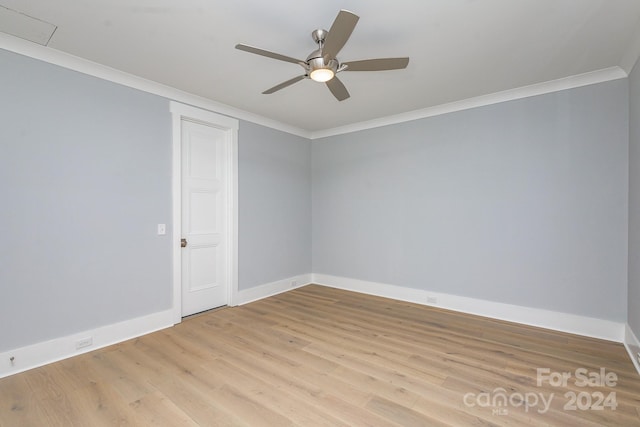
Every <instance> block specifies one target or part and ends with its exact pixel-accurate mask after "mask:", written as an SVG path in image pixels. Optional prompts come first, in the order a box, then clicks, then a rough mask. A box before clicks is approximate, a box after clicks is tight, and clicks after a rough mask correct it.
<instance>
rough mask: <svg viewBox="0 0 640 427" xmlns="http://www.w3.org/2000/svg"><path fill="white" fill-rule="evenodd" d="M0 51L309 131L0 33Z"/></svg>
mask: <svg viewBox="0 0 640 427" xmlns="http://www.w3.org/2000/svg"><path fill="white" fill-rule="evenodd" d="M0 49H4V50H7V51H10V52H14V53H17V54H20V55H23V56H27V57H30V58H33V59H38V60H41V61H44V62H47V63H49V64H53V65H58V66H60V67H63V68H67V69H69V70H73V71H77V72H79V73H82V74H87V75H90V76H93V77H97V78H100V79H103V80H107V81H110V82H113V83H117V84H120V85H123V86H127V87H130V88H133V89H137V90H141V91H143V92H147V93H151V94H153V95H158V96H161V97H163V98H167V99H169V100H172V101H178V102H181V103H183V104H189V105H193V106H195V107H198V108H202V109H205V110H208V111H211V112H215V113H219V114H223V115H225V116H230V117H234V118H237V119H240V120H246V121H249V122H253V123H256V124H259V125H263V126H267V127H269V128H272V129H276V130H280V131H283V132H287V133H290V134H293V135H297V136H300V137H303V138H307V139H308V138H309V137H310V132H309V131H307V130H304V129H300V128H297V127H295V126H291V125H288V124H286V123H282V122H279V121H276V120H273V119H269V118H267V117H263V116H260V115H257V114H253V113H250V112H248V111H245V110H241V109H239V108H235V107H231V106H229V105H226V104H222V103H220V102H216V101H212V100H210V99H207V98H204V97H202V96H198V95H194V94H192V93H189V92H185V91H182V90H179V89H176V88H173V87H171V86H167V85H164V84H161V83H157V82H154V81H152V80H148V79H145V78H142V77H138V76H135V75H133V74H129V73H126V72H124V71H120V70H116V69H115V68H111V67H107V66H106V65H102V64H98V63H97V62H93V61H89V60H87V59H83V58H80V57H78V56H74V55H71V54H68V53H65V52H62V51H59V50H56V49H53V48H50V47H45V46H42V45H39V44H37V43H33V42H30V41H27V40H24V39H21V38H18V37H14V36H11V35H9V34H5V33H2V32H0Z"/></svg>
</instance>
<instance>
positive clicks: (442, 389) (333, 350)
mask: <svg viewBox="0 0 640 427" xmlns="http://www.w3.org/2000/svg"><path fill="white" fill-rule="evenodd" d="M537 368H543V369H544V368H546V369H548V373H549V374H550V375H551V377H552V378H553V379H556V376H559V375H560V374H561V373H564V372H568V373H570V375H571V377H570V378H568V379H567V384H566V386H562V385H557V384H555V383H553V382H551V383H550V381H547V380H545V381H543V382H542V384H541V385H540V386H538V384H537ZM581 368H582V369H584V370H585V373H586V374H587V375H591V376H592V377H593V379H594V380H596V379H597V378H596V376H600V373H601V372H602V371H601V369H604V372H605V375H606V374H607V373H612V374H615V375H616V377H617V380H616V381H615V386H609V387H606V386H605V387H601V386H594V387H588V386H581V382H580V377H577V378H576V370H577V369H581ZM581 372H582V371H578V375H579V374H580V373H581ZM609 380H610V381H613V380H612V377H611V375H610V376H609ZM554 384H555V385H554ZM567 393H574V394H575V396H576V398H577V402H576V409H575V410H571V409H570V408H567V407H566V405H567V404H570V403H571V401H570V400H571V394H567ZM610 393H614V394H613V395H610ZM500 395H503V396H506V398H507V401H506V405H504V406H498V405H497V404H498V403H501V402H502V401H496V402H495V403H496V406H494V405H493V404H492V400H493V399H494V398H495V397H499V396H500ZM600 396H602V397H607V396H610V398H609V400H603V401H601V402H600V404H598V401H600V400H601V399H600ZM534 397H535V398H537V399H538V402H537V405H534V403H536V401H535V399H534ZM614 397H615V399H614ZM523 399H524V400H525V401H528V402H529V404H530V406H531V407H529V408H526V407H525V404H523ZM541 399H544V401H545V402H548V401H550V407H549V408H548V410H546V411H545V408H546V406H545V404H544V403H543V401H542V400H541ZM589 403H591V405H592V408H587V407H588V404H589ZM613 403H616V404H617V407H616V408H615V410H613V409H612V407H611V406H612V405H613ZM594 405H595V407H594ZM580 407H582V408H583V409H582V410H581V409H580ZM598 407H601V408H602V409H597V408H598ZM0 425H2V426H11V427H13V426H114V425H135V426H147V425H165V426H181V425H200V426H214V425H221V426H227V425H241V426H278V427H280V426H290V425H297V426H316V425H324V426H361V425H374V426H385V425H393V426H396V425H397V426H439V425H454V426H471V425H498V426H502V425H505V426H519V425H527V426H529V425H533V426H538V425H558V426H592V425H593V426H595V425H606V426H634V425H640V377H639V376H638V374H637V373H636V371H635V370H634V367H633V365H632V363H631V362H630V360H629V359H628V356H627V354H626V352H625V350H624V348H623V346H622V345H621V344H617V343H612V342H607V341H602V340H597V339H591V338H585V337H580V336H575V335H570V334H564V333H559V332H553V331H548V330H543V329H537V328H533V327H528V326H522V325H516V324H512V323H508V322H502V321H496V320H491V319H486V318H482V317H476V316H471V315H465V314H460V313H455V312H450V311H446V310H441V309H436V308H430V307H425V306H420V305H416V304H410V303H405V302H399V301H394V300H389V299H384V298H377V297H371V296H365V295H361V294H356V293H352V292H346V291H342V290H336V289H331V288H326V287H321V286H315V285H310V286H306V287H304V288H300V289H296V290H292V291H289V292H287V293H284V294H280V295H277V296H273V297H270V298H267V299H264V300H261V301H258V302H254V303H251V304H248V305H245V306H241V307H235V308H223V309H219V310H215V311H211V312H207V313H204V314H201V315H198V316H194V317H191V318H188V319H185V320H184V321H183V322H182V323H181V324H179V325H177V326H175V327H173V328H169V329H166V330H163V331H160V332H156V333H153V334H150V335H146V336H144V337H141V338H138V339H134V340H131V341H127V342H124V343H121V344H117V345H114V346H111V347H107V348H104V349H100V350H96V351H94V352H91V353H87V354H84V355H81V356H77V357H74V358H71V359H67V360H64V361H61V362H58V363H54V364H51V365H48V366H44V367H41V368H38V369H33V370H31V371H28V372H25V373H22V374H17V375H13V376H11V377H7V378H4V379H1V380H0Z"/></svg>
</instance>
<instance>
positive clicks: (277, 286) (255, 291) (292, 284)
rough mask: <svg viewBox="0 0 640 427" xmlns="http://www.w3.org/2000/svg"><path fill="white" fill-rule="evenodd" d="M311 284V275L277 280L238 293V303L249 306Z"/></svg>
mask: <svg viewBox="0 0 640 427" xmlns="http://www.w3.org/2000/svg"><path fill="white" fill-rule="evenodd" d="M310 283H311V274H301V275H299V276H294V277H289V278H288V279H282V280H277V281H275V282H271V283H266V284H264V285H260V286H255V287H253V288H249V289H243V290H240V291H238V299H237V303H238V305H243V304H247V303H250V302H253V301H257V300H259V299H263V298H267V297H270V296H273V295H277V294H281V293H282V292H286V291H288V290H291V289H295V288H299V287H301V286H305V285H309V284H310Z"/></svg>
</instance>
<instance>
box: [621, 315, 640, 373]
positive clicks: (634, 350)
mask: <svg viewBox="0 0 640 427" xmlns="http://www.w3.org/2000/svg"><path fill="white" fill-rule="evenodd" d="M624 332H625V334H624V347H625V348H626V349H627V353H629V357H630V358H631V361H632V362H633V366H635V367H636V371H638V374H640V361H639V360H638V355H640V341H638V337H637V336H636V334H634V333H633V330H632V329H631V326H629V325H628V324H627V325H625V330H624Z"/></svg>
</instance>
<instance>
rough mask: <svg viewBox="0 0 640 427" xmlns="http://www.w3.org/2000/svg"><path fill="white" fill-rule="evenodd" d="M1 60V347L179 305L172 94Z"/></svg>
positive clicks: (8, 56) (13, 58)
mask: <svg viewBox="0 0 640 427" xmlns="http://www.w3.org/2000/svg"><path fill="white" fill-rule="evenodd" d="M0 64H1V65H0V81H1V82H2V84H0V145H1V150H2V151H1V153H2V154H1V155H0V183H1V184H0V200H1V202H0V242H1V244H0V324H2V328H0V351H4V350H8V349H12V348H17V347H20V346H23V345H27V344H32V343H35V342H39V341H44V340H47V339H52V338H56V337H60V336H64V335H67V334H70V333H74V332H78V331H82V330H86V329H90V328H95V327H98V326H102V325H107V324H111V323H115V322H118V321H122V320H127V319H130V318H134V317H138V316H142V315H145V314H150V313H154V312H157V311H162V310H166V309H168V308H170V306H171V295H172V294H171V248H170V240H169V236H170V235H171V233H170V232H169V233H168V234H167V235H166V236H157V235H156V224H158V223H166V224H170V223H171V191H170V190H171V128H170V126H171V117H170V114H169V105H168V101H167V100H165V99H162V98H159V97H156V96H152V95H149V94H146V93H143V92H140V91H136V90H132V89H128V88H125V87H123V86H119V85H115V84H111V83H108V82H105V81H102V80H99V79H96V78H93V77H88V76H85V75H82V74H79V73H75V72H72V71H69V70H65V69H62V68H60V67H56V66H53V65H50V64H46V63H43V62H40V61H36V60H33V59H29V58H26V57H23V56H20V55H16V54H13V53H9V52H6V51H3V50H0Z"/></svg>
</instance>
